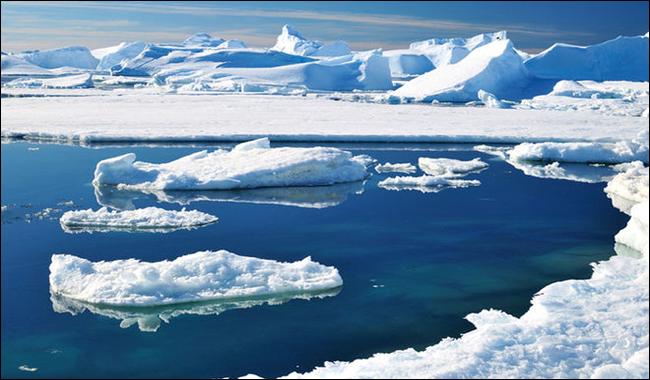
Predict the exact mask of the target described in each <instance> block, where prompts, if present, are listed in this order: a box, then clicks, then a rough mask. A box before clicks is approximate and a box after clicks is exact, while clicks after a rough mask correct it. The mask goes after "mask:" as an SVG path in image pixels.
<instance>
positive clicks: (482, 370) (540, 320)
mask: <svg viewBox="0 0 650 380" xmlns="http://www.w3.org/2000/svg"><path fill="white" fill-rule="evenodd" d="M626 185H630V188H625V186H626ZM610 186H611V189H610V191H615V192H616V193H617V194H625V195H626V196H628V197H629V198H630V199H632V198H634V199H637V200H639V199H640V201H639V202H636V205H638V207H637V206H634V207H633V208H632V212H631V213H632V220H631V221H630V223H629V224H628V227H626V228H625V230H624V231H623V232H621V233H619V235H617V236H619V237H618V240H620V241H623V242H625V244H630V245H631V246H633V247H639V248H641V249H642V250H643V254H642V256H641V258H632V257H628V256H623V255H618V256H614V257H612V258H610V259H609V260H606V261H602V262H599V263H597V264H593V269H594V272H593V275H592V276H591V278H590V279H587V280H567V281H561V282H556V283H553V284H551V285H548V286H546V287H545V288H543V289H542V290H540V291H539V292H538V293H537V294H536V295H535V297H534V298H533V300H532V307H531V308H530V309H529V310H528V311H527V312H526V313H525V314H524V315H523V316H521V317H520V318H515V317H513V316H511V315H508V314H506V313H504V312H502V311H498V310H493V309H489V310H482V311H481V312H479V313H474V314H469V315H468V316H467V317H466V319H467V320H468V321H470V322H471V323H472V324H474V326H475V329H474V330H472V331H470V332H468V333H466V334H464V335H462V336H461V337H460V338H456V339H453V338H446V339H443V340H442V341H441V342H439V343H438V344H435V345H432V346H429V347H427V348H426V349H425V350H422V351H416V350H414V349H406V350H401V351H395V352H392V353H378V354H375V355H373V356H372V357H369V358H367V359H358V360H354V361H351V362H343V361H335V362H326V363H325V364H324V365H323V366H322V367H317V368H315V369H313V370H312V371H310V372H306V373H296V372H294V373H291V374H289V375H288V376H287V378H647V377H648V329H649V328H648V326H649V323H648V322H649V321H648V304H649V297H648V283H649V278H648V277H649V276H648V274H649V265H648V252H647V250H648V211H647V210H648V203H647V202H648V190H647V189H648V172H647V168H646V169H644V170H643V169H640V168H639V167H638V165H631V166H630V168H629V169H628V171H626V172H625V173H621V174H619V176H617V177H616V178H615V179H614V180H612V181H611V182H610V184H609V186H608V187H610ZM640 187H641V188H643V190H642V191H641V192H640V189H639V188H640ZM630 194H634V195H633V196H630ZM615 204H616V203H615ZM628 212H629V210H628ZM617 247H618V246H617ZM618 249H619V248H617V252H621V253H623V252H624V251H619V250H618ZM333 359H334V358H333Z"/></svg>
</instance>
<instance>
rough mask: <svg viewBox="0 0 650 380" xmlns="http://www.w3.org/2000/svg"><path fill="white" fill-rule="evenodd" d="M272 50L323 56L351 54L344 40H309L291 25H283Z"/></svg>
mask: <svg viewBox="0 0 650 380" xmlns="http://www.w3.org/2000/svg"><path fill="white" fill-rule="evenodd" d="M271 50H277V51H281V52H284V53H287V54H293V55H304V56H321V57H338V56H342V55H348V54H350V47H349V46H348V44H347V43H345V42H343V41H336V42H332V43H329V44H325V43H322V42H320V41H311V40H307V39H306V38H305V37H303V36H302V35H301V34H300V33H299V32H298V31H297V30H296V29H295V28H293V27H292V26H290V25H284V26H283V27H282V33H280V35H279V36H278V38H277V41H276V43H275V46H273V47H272V48H271Z"/></svg>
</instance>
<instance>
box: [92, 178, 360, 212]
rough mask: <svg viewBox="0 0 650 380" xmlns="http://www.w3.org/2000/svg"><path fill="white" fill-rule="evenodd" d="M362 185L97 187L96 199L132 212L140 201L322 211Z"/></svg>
mask: <svg viewBox="0 0 650 380" xmlns="http://www.w3.org/2000/svg"><path fill="white" fill-rule="evenodd" d="M363 191H364V181H356V182H346V183H337V184H334V185H330V186H295V187H264V188H256V189H238V190H216V191H215V190H209V191H186V190H180V191H164V190H156V191H145V192H142V191H129V190H122V189H117V188H115V187H113V186H96V187H95V198H96V199H97V203H99V204H100V205H102V206H106V207H112V208H116V209H119V210H133V209H135V205H134V201H136V200H137V199H140V198H147V199H153V200H155V201H157V202H165V203H173V204H179V205H188V204H190V203H193V202H234V203H252V204H266V205H279V206H290V207H302V208H315V209H322V208H328V207H334V206H338V205H339V204H341V203H343V202H345V201H346V200H347V199H348V197H350V196H351V195H354V194H362V193H363Z"/></svg>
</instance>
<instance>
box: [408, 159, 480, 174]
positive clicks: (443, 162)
mask: <svg viewBox="0 0 650 380" xmlns="http://www.w3.org/2000/svg"><path fill="white" fill-rule="evenodd" d="M418 166H419V167H420V169H422V171H423V172H425V173H426V174H428V175H430V176H436V177H441V178H452V177H459V176H463V175H465V174H467V173H471V172H476V171H481V170H483V169H486V168H487V167H488V166H489V165H488V164H486V163H485V162H483V161H481V159H480V158H475V159H473V160H469V161H462V160H454V159H452V158H429V157H420V158H419V159H418Z"/></svg>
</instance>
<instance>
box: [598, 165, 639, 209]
mask: <svg viewBox="0 0 650 380" xmlns="http://www.w3.org/2000/svg"><path fill="white" fill-rule="evenodd" d="M622 169H623V171H622V173H621V174H619V175H617V176H616V177H614V179H612V180H611V181H609V182H608V183H607V186H606V187H605V193H607V197H609V198H610V199H611V200H612V204H613V205H614V207H616V208H618V209H619V210H621V211H623V212H624V213H626V214H628V215H630V214H631V209H632V207H633V206H634V205H636V204H638V203H641V202H643V201H644V200H645V199H648V197H649V194H648V186H649V183H648V168H647V167H644V165H643V163H641V162H639V161H637V162H634V163H631V164H626V165H625V166H623V167H622Z"/></svg>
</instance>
